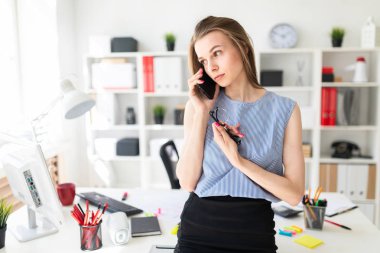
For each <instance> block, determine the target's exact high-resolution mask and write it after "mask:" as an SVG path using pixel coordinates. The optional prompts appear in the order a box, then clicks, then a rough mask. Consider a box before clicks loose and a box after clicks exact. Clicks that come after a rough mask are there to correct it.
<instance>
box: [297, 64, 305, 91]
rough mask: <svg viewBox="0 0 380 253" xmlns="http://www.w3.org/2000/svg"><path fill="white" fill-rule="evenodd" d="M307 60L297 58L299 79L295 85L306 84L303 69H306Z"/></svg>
mask: <svg viewBox="0 0 380 253" xmlns="http://www.w3.org/2000/svg"><path fill="white" fill-rule="evenodd" d="M305 65H306V61H305V60H302V59H300V60H297V79H296V84H295V86H304V85H305V84H304V82H303V74H304V73H303V70H304V69H305Z"/></svg>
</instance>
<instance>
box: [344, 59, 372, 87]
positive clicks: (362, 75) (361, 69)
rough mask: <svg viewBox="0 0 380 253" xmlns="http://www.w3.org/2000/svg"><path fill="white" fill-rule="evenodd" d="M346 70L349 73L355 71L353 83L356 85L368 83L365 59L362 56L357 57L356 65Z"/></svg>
mask: <svg viewBox="0 0 380 253" xmlns="http://www.w3.org/2000/svg"><path fill="white" fill-rule="evenodd" d="M345 69H346V70H347V71H354V77H353V78H352V82H354V83H360V82H368V78H367V70H366V64H365V58H364V57H362V56H359V57H357V58H356V63H354V64H351V65H349V66H347V67H346V68H345Z"/></svg>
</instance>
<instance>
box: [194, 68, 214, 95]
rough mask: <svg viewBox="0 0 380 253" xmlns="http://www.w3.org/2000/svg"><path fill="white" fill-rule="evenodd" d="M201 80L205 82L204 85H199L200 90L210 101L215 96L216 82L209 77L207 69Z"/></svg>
mask: <svg viewBox="0 0 380 253" xmlns="http://www.w3.org/2000/svg"><path fill="white" fill-rule="evenodd" d="M201 80H203V81H204V83H202V84H197V86H198V88H199V90H200V91H201V93H202V94H203V95H204V96H206V97H207V98H208V99H213V98H214V94H215V89H216V88H215V85H216V82H215V81H214V80H213V79H212V78H211V77H210V76H209V75H207V73H206V71H205V69H203V75H202V77H201Z"/></svg>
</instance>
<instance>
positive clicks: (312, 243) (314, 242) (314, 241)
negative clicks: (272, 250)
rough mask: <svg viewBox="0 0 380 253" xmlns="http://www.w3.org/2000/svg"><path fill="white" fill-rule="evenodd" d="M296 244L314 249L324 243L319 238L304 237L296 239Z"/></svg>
mask: <svg viewBox="0 0 380 253" xmlns="http://www.w3.org/2000/svg"><path fill="white" fill-rule="evenodd" d="M294 242H296V243H298V244H301V245H302V246H305V247H308V248H310V249H313V248H315V247H317V246H319V245H321V244H322V243H323V241H322V240H319V239H318V238H315V237H313V236H311V235H303V236H301V237H299V238H297V239H295V240H294Z"/></svg>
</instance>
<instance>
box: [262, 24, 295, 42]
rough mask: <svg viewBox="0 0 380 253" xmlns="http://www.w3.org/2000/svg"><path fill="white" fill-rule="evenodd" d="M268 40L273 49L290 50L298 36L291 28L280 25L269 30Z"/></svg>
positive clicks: (287, 25) (286, 25)
mask: <svg viewBox="0 0 380 253" xmlns="http://www.w3.org/2000/svg"><path fill="white" fill-rule="evenodd" d="M269 40H270V43H271V46H272V47H274V48H292V47H295V45H296V44H297V40H298V35H297V32H296V30H295V29H294V27H293V26H291V25H289V24H287V23H280V24H277V25H275V26H274V27H272V29H271V30H270V33H269Z"/></svg>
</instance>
